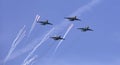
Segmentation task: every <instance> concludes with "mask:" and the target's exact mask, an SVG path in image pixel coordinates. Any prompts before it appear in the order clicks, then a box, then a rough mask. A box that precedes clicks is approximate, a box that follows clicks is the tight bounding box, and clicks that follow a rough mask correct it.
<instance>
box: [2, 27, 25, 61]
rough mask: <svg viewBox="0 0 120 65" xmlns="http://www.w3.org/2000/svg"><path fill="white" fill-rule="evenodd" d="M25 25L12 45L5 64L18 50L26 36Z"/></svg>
mask: <svg viewBox="0 0 120 65" xmlns="http://www.w3.org/2000/svg"><path fill="white" fill-rule="evenodd" d="M25 32H26V31H25V25H24V26H23V28H22V29H20V31H19V32H18V34H17V36H16V38H15V40H14V41H13V43H12V46H11V48H10V50H9V53H8V54H7V56H6V58H5V60H4V63H5V62H6V61H7V60H8V58H9V57H10V55H11V54H12V52H13V51H14V49H15V48H16V46H17V45H18V44H19V43H20V41H21V40H22V39H23V38H24V36H25Z"/></svg>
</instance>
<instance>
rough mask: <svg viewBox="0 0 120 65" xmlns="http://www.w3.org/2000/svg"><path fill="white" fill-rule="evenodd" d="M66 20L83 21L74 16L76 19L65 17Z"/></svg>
mask: <svg viewBox="0 0 120 65" xmlns="http://www.w3.org/2000/svg"><path fill="white" fill-rule="evenodd" d="M64 18H65V19H68V20H69V21H75V20H77V21H81V20H80V19H78V18H77V16H74V17H64Z"/></svg>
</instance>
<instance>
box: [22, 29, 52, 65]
mask: <svg viewBox="0 0 120 65" xmlns="http://www.w3.org/2000/svg"><path fill="white" fill-rule="evenodd" d="M53 30H54V28H52V29H51V30H50V31H49V32H48V33H47V34H46V35H45V36H44V37H43V39H42V40H41V41H40V43H39V44H38V45H36V46H35V47H34V49H33V50H32V51H31V52H30V53H29V55H28V56H27V57H26V58H25V60H24V62H23V64H22V65H25V63H26V61H27V60H28V59H29V58H30V57H31V56H32V54H33V53H34V52H35V51H36V49H37V48H38V47H39V46H40V45H41V44H42V43H43V42H44V41H46V40H47V39H48V37H49V35H50V33H51V32H52V31H53Z"/></svg>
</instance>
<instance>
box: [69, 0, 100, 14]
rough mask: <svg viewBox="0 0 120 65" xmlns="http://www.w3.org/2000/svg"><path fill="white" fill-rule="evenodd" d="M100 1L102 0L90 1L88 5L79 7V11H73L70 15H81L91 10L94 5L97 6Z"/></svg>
mask: <svg viewBox="0 0 120 65" xmlns="http://www.w3.org/2000/svg"><path fill="white" fill-rule="evenodd" d="M99 2H100V0H92V1H91V2H90V3H88V4H87V5H85V6H83V7H80V8H78V10H77V11H75V12H73V13H72V14H71V15H70V16H79V15H81V14H82V13H84V12H86V11H89V10H90V9H91V8H92V7H93V6H95V5H96V4H98V3H99Z"/></svg>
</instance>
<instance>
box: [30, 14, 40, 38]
mask: <svg viewBox="0 0 120 65" xmlns="http://www.w3.org/2000/svg"><path fill="white" fill-rule="evenodd" d="M39 18H40V16H39V15H36V17H35V20H34V21H33V24H32V26H31V28H30V32H29V34H28V37H29V35H30V34H31V32H32V31H33V29H34V27H35V25H36V21H38V20H39Z"/></svg>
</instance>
